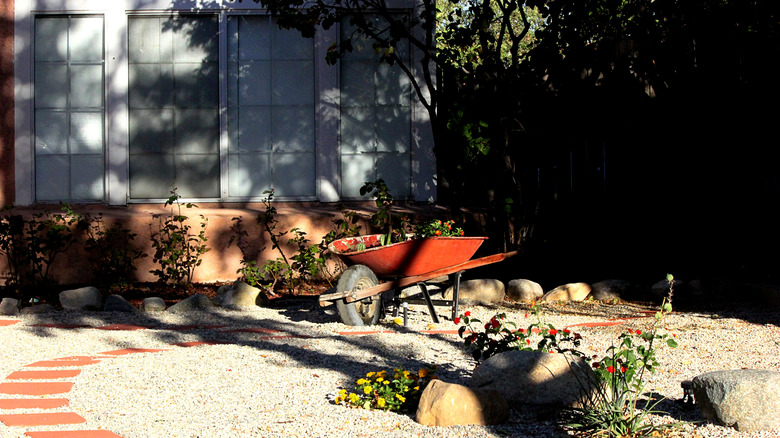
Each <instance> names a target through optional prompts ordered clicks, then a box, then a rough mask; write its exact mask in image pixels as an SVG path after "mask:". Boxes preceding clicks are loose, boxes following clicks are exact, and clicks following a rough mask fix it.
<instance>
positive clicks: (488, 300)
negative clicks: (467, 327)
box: [442, 279, 506, 304]
mask: <svg viewBox="0 0 780 438" xmlns="http://www.w3.org/2000/svg"><path fill="white" fill-rule="evenodd" d="M453 294H454V288H453V287H452V286H450V287H448V288H447V290H445V291H444V293H443V294H442V298H443V299H445V300H451V299H452V296H453ZM505 295H506V292H505V290H504V283H503V282H502V281H500V280H494V279H480V280H466V281H461V282H460V289H458V298H459V299H462V300H471V301H475V302H479V303H483V304H492V303H499V304H500V303H502V302H503V301H504V296H505Z"/></svg>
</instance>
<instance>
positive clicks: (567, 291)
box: [539, 283, 590, 302]
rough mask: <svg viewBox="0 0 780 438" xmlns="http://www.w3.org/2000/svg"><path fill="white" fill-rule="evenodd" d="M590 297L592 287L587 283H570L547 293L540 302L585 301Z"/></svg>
mask: <svg viewBox="0 0 780 438" xmlns="http://www.w3.org/2000/svg"><path fill="white" fill-rule="evenodd" d="M588 295H590V285H588V284H587V283H568V284H564V285H562V286H558V287H556V288H555V289H553V290H551V291H549V292H547V293H546V294H544V296H542V298H541V299H540V300H539V301H541V302H548V301H584V300H585V298H588Z"/></svg>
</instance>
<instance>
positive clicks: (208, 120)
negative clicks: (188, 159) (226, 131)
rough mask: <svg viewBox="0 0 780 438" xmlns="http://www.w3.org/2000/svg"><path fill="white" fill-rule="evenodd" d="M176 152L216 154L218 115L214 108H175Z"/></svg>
mask: <svg viewBox="0 0 780 438" xmlns="http://www.w3.org/2000/svg"><path fill="white" fill-rule="evenodd" d="M174 117H175V119H176V126H175V128H174V129H175V131H176V132H175V136H176V149H175V151H176V153H177V154H193V153H195V154H208V153H212V154H217V153H218V152H219V116H218V114H217V111H215V110H199V109H194V110H193V109H186V110H176V112H175V115H174Z"/></svg>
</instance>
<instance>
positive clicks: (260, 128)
mask: <svg viewBox="0 0 780 438" xmlns="http://www.w3.org/2000/svg"><path fill="white" fill-rule="evenodd" d="M237 144H238V151H241V152H245V151H270V150H271V108H270V107H267V106H264V107H263V106H261V107H253V106H244V107H241V108H239V109H238V143H237Z"/></svg>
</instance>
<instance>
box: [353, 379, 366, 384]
mask: <svg viewBox="0 0 780 438" xmlns="http://www.w3.org/2000/svg"><path fill="white" fill-rule="evenodd" d="M356 383H357V384H358V385H363V384H366V383H368V380H366V379H358V381H357V382H356Z"/></svg>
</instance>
